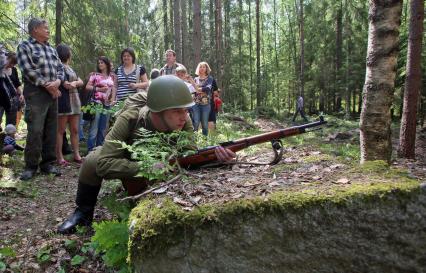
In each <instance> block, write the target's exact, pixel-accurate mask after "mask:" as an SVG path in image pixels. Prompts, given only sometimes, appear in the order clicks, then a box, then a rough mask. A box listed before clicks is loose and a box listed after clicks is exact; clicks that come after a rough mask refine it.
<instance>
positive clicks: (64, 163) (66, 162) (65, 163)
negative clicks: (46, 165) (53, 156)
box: [58, 159, 69, 166]
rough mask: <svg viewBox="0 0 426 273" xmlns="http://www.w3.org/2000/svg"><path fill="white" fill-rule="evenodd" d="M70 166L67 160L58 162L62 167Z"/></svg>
mask: <svg viewBox="0 0 426 273" xmlns="http://www.w3.org/2000/svg"><path fill="white" fill-rule="evenodd" d="M68 164H69V162H68V161H66V160H65V159H64V160H60V161H58V165H61V166H66V165H68Z"/></svg>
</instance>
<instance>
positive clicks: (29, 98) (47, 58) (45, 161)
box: [17, 18, 64, 180]
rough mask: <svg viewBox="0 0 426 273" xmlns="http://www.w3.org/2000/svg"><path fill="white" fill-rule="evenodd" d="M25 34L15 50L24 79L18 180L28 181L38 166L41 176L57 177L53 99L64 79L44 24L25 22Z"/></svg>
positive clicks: (47, 29)
mask: <svg viewBox="0 0 426 273" xmlns="http://www.w3.org/2000/svg"><path fill="white" fill-rule="evenodd" d="M28 33H29V34H30V37H29V39H28V40H26V41H23V42H21V43H20V44H19V46H18V50H17V57H18V64H19V66H20V69H21V71H22V76H23V80H24V97H25V102H26V109H25V121H26V122H27V129H28V135H27V145H26V147H25V156H24V157H25V170H24V172H23V173H22V174H21V180H29V179H31V178H32V177H33V176H34V175H35V173H36V172H37V168H38V166H40V171H41V172H42V173H46V174H54V175H56V176H58V175H60V174H61V173H60V172H59V171H58V170H57V169H56V168H55V167H54V166H52V162H54V161H55V160H56V154H55V146H56V128H57V125H56V123H57V117H58V104H57V99H58V97H59V96H60V95H61V93H60V91H59V89H58V87H59V85H60V84H61V81H63V79H64V69H63V66H62V63H61V61H60V59H59V57H58V54H57V52H56V50H55V49H54V48H53V47H51V46H50V45H49V43H48V40H49V36H50V33H49V25H48V24H47V21H46V20H44V19H40V18H32V19H31V20H30V22H29V23H28ZM40 155H41V162H40V163H39V158H40Z"/></svg>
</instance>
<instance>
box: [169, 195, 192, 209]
mask: <svg viewBox="0 0 426 273" xmlns="http://www.w3.org/2000/svg"><path fill="white" fill-rule="evenodd" d="M173 202H175V203H176V204H178V205H181V206H184V207H192V206H193V205H192V204H191V203H190V202H188V201H185V200H183V199H181V198H179V197H173Z"/></svg>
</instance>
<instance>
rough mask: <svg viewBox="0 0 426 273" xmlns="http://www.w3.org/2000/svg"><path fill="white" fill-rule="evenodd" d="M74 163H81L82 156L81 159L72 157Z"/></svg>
mask: <svg viewBox="0 0 426 273" xmlns="http://www.w3.org/2000/svg"><path fill="white" fill-rule="evenodd" d="M73 161H74V162H75V163H78V164H82V163H83V158H81V159H75V158H74V160H73Z"/></svg>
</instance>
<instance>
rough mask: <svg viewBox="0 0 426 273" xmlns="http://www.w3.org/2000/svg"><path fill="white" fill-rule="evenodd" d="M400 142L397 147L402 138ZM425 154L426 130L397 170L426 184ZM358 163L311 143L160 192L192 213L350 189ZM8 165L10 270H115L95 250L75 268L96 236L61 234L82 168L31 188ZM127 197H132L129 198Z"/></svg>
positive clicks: (4, 189) (2, 191) (1, 240)
mask: <svg viewBox="0 0 426 273" xmlns="http://www.w3.org/2000/svg"><path fill="white" fill-rule="evenodd" d="M254 125H255V126H257V127H259V128H261V129H262V130H264V131H267V130H273V129H278V128H282V127H283V124H279V123H275V122H272V121H269V120H265V119H259V120H257V121H256V122H255V123H254ZM394 135H398V134H394ZM324 138H327V136H324ZM344 144H345V142H342V145H344ZM394 144H395V145H396V144H397V139H395V141H394ZM425 149H426V130H425V129H423V130H422V131H419V133H418V138H417V149H416V154H417V160H402V159H398V160H396V161H394V162H393V165H394V166H395V167H401V168H408V170H409V174H410V176H412V177H413V178H416V179H419V180H420V181H424V182H426V153H425V152H426V151H425ZM271 155H272V151H271V149H269V148H267V146H264V147H263V146H262V148H261V150H260V151H257V152H256V153H254V154H250V153H245V152H241V153H239V158H238V160H239V161H246V162H268V161H269V160H270V159H271ZM353 164H354V162H353V160H352V159H351V158H346V159H343V160H342V159H339V160H337V159H336V158H335V157H333V156H332V155H329V154H326V153H324V152H321V151H320V150H318V149H315V148H312V147H311V146H309V145H308V146H298V145H295V146H286V147H285V150H284V157H283V159H282V160H281V161H280V162H279V163H278V164H277V165H274V166H270V165H254V166H253V165H234V166H222V167H218V168H214V169H201V170H197V171H192V172H190V174H189V176H188V178H187V179H186V180H184V181H180V182H178V183H173V184H170V185H165V186H163V187H161V186H160V187H159V188H158V189H157V190H156V191H154V194H166V195H168V196H170V197H171V198H173V200H174V201H175V202H176V203H178V204H180V205H181V206H182V207H183V208H184V209H186V210H192V209H193V208H194V207H196V206H197V205H200V204H203V203H209V202H216V203H221V202H226V201H228V200H232V199H238V198H249V197H252V196H267V195H268V194H269V193H271V192H274V191H277V190H282V189H287V190H300V189H302V188H308V187H318V185H319V186H320V187H323V188H327V187H328V186H332V185H336V184H340V185H342V186H345V185H347V184H350V183H352V182H354V179H356V178H354V177H351V176H350V175H348V174H347V172H345V170H347V169H348V168H350V166H352V165H353ZM0 166H1V168H2V169H1V177H0V179H1V181H2V184H0V248H2V247H3V248H4V247H10V248H12V249H13V250H14V252H15V254H16V255H14V256H15V257H9V258H3V260H2V259H0V262H1V261H2V262H3V263H5V264H7V269H5V270H4V271H5V272H61V271H60V270H64V271H62V272H108V269H107V268H105V265H104V264H103V263H102V259H101V258H100V257H99V255H96V254H95V253H93V251H92V250H90V249H89V251H88V252H86V253H85V255H84V257H85V258H84V259H85V260H84V261H83V262H80V263H78V262H77V264H75V263H74V264H75V265H73V266H71V264H72V263H73V260H74V259H73V258H74V257H75V255H76V253H77V252H76V251H75V249H82V248H84V246H86V245H87V243H88V242H89V241H90V237H91V236H92V235H93V232H92V231H90V230H88V231H84V230H83V231H80V232H78V234H76V235H68V236H63V235H59V234H57V233H56V232H55V231H56V228H57V226H58V225H59V224H60V223H61V222H63V221H64V220H65V219H66V217H67V216H69V214H70V213H72V211H73V210H74V198H75V194H76V188H77V176H78V169H79V165H78V164H76V163H71V164H69V165H68V166H66V167H63V168H62V171H63V174H62V176H60V177H50V176H43V175H38V176H37V177H36V178H35V179H33V180H31V181H29V182H21V181H19V180H18V177H19V171H20V170H22V154H21V155H18V156H17V157H15V158H3V160H2V163H1V165H0ZM106 184H108V182H107V183H106ZM115 191H116V188H114V187H112V186H110V187H108V186H107V187H104V188H103V189H102V191H101V194H100V196H101V198H102V197H105V196H109V195H110V194H111V193H112V192H115ZM120 195H121V196H124V195H123V193H119V196H120ZM112 217H113V216H112V214H111V213H110V212H108V210H107V209H106V208H105V207H104V206H102V205H98V206H97V208H96V213H95V221H100V220H107V219H111V218H112ZM70 241H74V242H76V244H77V247H73V249H70V247H69V246H67V242H70ZM0 272H2V270H1V269H0ZM111 272H112V271H111Z"/></svg>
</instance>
